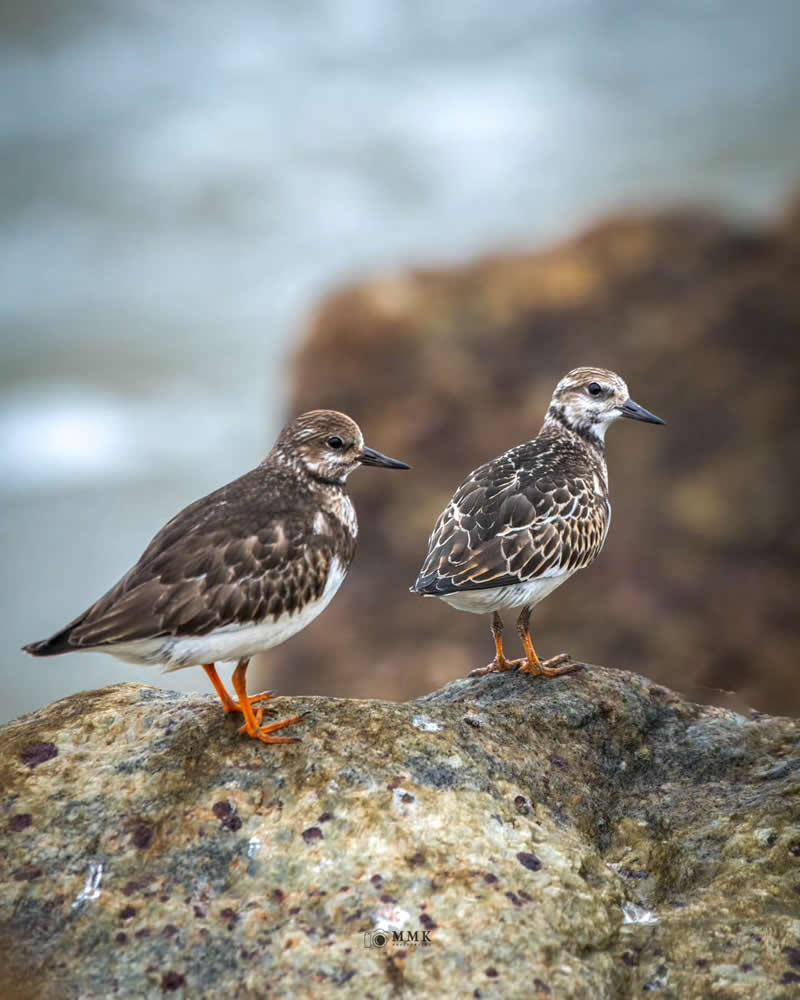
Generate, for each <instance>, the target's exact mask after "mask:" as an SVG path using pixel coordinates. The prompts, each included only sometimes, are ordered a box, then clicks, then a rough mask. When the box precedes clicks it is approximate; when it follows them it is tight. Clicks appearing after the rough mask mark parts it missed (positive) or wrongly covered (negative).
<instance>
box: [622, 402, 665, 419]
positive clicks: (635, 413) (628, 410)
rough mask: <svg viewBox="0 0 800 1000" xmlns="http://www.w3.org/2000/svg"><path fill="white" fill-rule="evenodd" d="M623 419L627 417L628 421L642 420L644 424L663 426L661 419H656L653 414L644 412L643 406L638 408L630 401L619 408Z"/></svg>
mask: <svg viewBox="0 0 800 1000" xmlns="http://www.w3.org/2000/svg"><path fill="white" fill-rule="evenodd" d="M620 410H621V412H622V416H623V417H628V418H629V419H630V420H643V421H644V422H645V423H646V424H663V423H664V421H663V420H662V419H661V417H657V416H656V415H655V413H651V412H650V411H649V410H646V409H645V408H644V407H643V406H639V404H638V403H635V402H634V401H633V400H632V399H628V400H626V401H625V402H624V403H623V404H622V406H621V407H620Z"/></svg>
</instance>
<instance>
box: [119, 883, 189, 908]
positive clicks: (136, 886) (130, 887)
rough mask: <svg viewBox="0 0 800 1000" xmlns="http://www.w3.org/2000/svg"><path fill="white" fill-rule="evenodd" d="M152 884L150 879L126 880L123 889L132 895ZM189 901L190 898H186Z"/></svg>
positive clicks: (128, 894) (125, 892)
mask: <svg viewBox="0 0 800 1000" xmlns="http://www.w3.org/2000/svg"><path fill="white" fill-rule="evenodd" d="M148 885H150V879H149V878H145V879H139V881H138V882H126V883H125V885H124V886H123V887H122V891H123V893H124V894H125V895H126V896H132V895H133V894H134V893H135V892H141V890H142V889H146V888H147V886H148ZM186 902H187V903H188V902H189V899H187V900H186Z"/></svg>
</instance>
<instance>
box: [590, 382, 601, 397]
mask: <svg viewBox="0 0 800 1000" xmlns="http://www.w3.org/2000/svg"><path fill="white" fill-rule="evenodd" d="M586 391H587V392H588V393H589V395H590V396H599V395H600V394H601V393H602V391H603V387H602V385H600V383H599V382H590V383H589V385H587V386H586Z"/></svg>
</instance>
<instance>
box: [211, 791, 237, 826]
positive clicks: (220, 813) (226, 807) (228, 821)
mask: <svg viewBox="0 0 800 1000" xmlns="http://www.w3.org/2000/svg"><path fill="white" fill-rule="evenodd" d="M211 811H212V812H213V813H214V815H215V816H216V817H217V819H218V820H219V822H220V825H221V826H224V827H225V829H226V830H232V831H233V832H234V833H236V831H237V830H241V828H242V820H241V817H240V816H239V815H238V814H237V812H236V806H235V805H233V803H232V802H228V801H227V799H224V800H223V801H221V802H215V803H214V805H213V806H212V807H211Z"/></svg>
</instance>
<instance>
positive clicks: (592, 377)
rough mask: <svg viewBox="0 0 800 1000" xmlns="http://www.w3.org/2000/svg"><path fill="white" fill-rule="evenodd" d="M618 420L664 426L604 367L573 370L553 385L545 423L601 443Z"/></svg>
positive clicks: (617, 377) (621, 381)
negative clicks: (554, 422) (610, 426)
mask: <svg viewBox="0 0 800 1000" xmlns="http://www.w3.org/2000/svg"><path fill="white" fill-rule="evenodd" d="M620 417H629V418H630V419H632V420H643V421H645V422H647V423H651V424H663V423H664V421H663V420H662V419H661V418H660V417H657V416H656V415H655V414H654V413H650V411H649V410H646V409H645V408H644V407H643V406H640V405H639V404H638V403H635V402H634V401H633V400H632V399H631V397H630V394H629V393H628V387H627V385H626V384H625V382H624V380H623V379H621V378H620V376H619V375H617V374H616V373H615V372H612V371H609V370H608V369H607V368H589V367H586V368H573V369H572V371H571V372H569V373H568V374H566V375H565V376H564V377H563V378H562V379H561V381H560V382H559V383H558V385H557V386H556V388H555V392H554V393H553V398H552V399H551V400H550V406H549V408H548V410H547V421H556V422H558V423H560V424H562V425H563V426H566V427H568V428H569V429H570V430H572V431H575V432H576V433H578V434H581V435H582V436H584V437H589V438H594V439H596V440H597V441H601V442H602V441H603V440H604V438H605V434H606V430H607V429H608V426H609V424H612V423H613V422H614V421H615V420H618V419H619V418H620Z"/></svg>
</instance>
